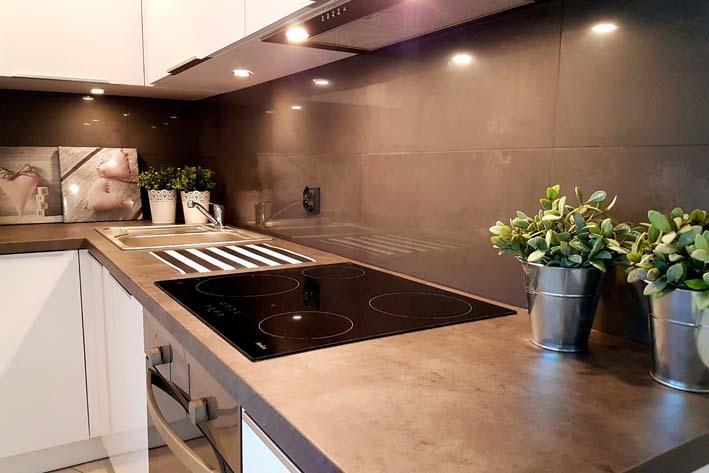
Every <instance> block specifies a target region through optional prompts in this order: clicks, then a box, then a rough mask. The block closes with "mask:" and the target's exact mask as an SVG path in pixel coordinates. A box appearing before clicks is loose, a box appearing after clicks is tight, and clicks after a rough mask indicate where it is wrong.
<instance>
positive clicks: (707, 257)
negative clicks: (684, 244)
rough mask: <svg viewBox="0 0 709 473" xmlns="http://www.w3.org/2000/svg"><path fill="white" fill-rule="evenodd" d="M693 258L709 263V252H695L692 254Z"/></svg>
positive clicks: (703, 250)
mask: <svg viewBox="0 0 709 473" xmlns="http://www.w3.org/2000/svg"><path fill="white" fill-rule="evenodd" d="M692 258H694V259H695V260H697V261H701V262H703V263H709V250H705V249H701V250H694V251H693V252H692Z"/></svg>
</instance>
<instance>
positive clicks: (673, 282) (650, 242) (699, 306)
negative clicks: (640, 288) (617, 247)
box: [627, 208, 709, 393]
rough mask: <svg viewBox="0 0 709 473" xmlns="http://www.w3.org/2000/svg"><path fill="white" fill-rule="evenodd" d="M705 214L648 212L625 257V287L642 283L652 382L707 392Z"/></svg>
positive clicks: (708, 225)
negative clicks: (650, 354)
mask: <svg viewBox="0 0 709 473" xmlns="http://www.w3.org/2000/svg"><path fill="white" fill-rule="evenodd" d="M707 214H708V212H707V211H706V210H694V211H693V212H691V213H689V214H687V213H685V212H684V210H682V209H681V208H675V209H674V210H673V211H672V213H671V214H670V215H664V214H662V213H660V212H657V211H655V210H650V211H649V212H648V219H649V220H650V223H649V224H645V226H646V231H645V232H644V233H642V234H641V235H639V236H638V237H637V239H636V240H635V242H634V243H633V244H632V246H631V251H630V253H628V255H627V257H628V261H629V262H630V263H631V266H630V268H629V272H628V281H629V282H638V281H644V282H645V283H646V286H645V290H644V294H645V295H646V296H647V297H648V307H649V309H650V332H651V335H652V354H653V363H652V370H651V372H650V374H651V376H652V377H653V379H655V380H656V381H658V382H659V383H662V384H664V385H666V386H670V387H673V388H676V389H681V390H684V391H692V392H702V393H709V216H708V215H707Z"/></svg>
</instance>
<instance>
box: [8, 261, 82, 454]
mask: <svg viewBox="0 0 709 473" xmlns="http://www.w3.org/2000/svg"><path fill="white" fill-rule="evenodd" d="M0 274H2V275H3V276H4V277H3V280H2V284H0V307H1V308H2V309H1V310H0V324H2V330H0V406H3V412H2V421H0V458H3V457H8V456H11V455H17V454H21V453H26V452H31V451H35V450H40V449H44V448H49V447H54V446H57V445H62V444H66V443H70V442H77V441H80V440H85V439H88V438H89V419H88V416H87V409H86V379H85V375H84V342H83V335H82V327H81V292H80V287H79V253H78V252H77V251H60V252H49V253H32V254H24V255H6V256H0Z"/></svg>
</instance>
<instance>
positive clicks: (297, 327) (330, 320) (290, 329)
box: [258, 310, 354, 340]
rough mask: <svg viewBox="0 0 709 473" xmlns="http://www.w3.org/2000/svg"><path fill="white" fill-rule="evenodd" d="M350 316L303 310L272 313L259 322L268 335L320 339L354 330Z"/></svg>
mask: <svg viewBox="0 0 709 473" xmlns="http://www.w3.org/2000/svg"><path fill="white" fill-rule="evenodd" d="M353 327H354V322H352V320H351V319H350V318H349V317H345V316H344V315H340V314H335V313H333V312H324V311H319V310H302V311H294V312H283V313H280V314H275V315H270V316H268V317H266V318H265V319H263V320H262V321H261V322H259V324H258V328H259V330H261V331H262V332H263V333H265V334H266V335H270V336H272V337H276V338H285V339H289V340H320V339H323V338H332V337H337V336H338V335H344V334H345V333H347V332H349V331H350V330H352V328H353Z"/></svg>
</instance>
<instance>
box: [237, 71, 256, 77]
mask: <svg viewBox="0 0 709 473" xmlns="http://www.w3.org/2000/svg"><path fill="white" fill-rule="evenodd" d="M234 75H235V76H236V77H249V76H252V75H254V73H253V72H251V71H250V70H248V69H234Z"/></svg>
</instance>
